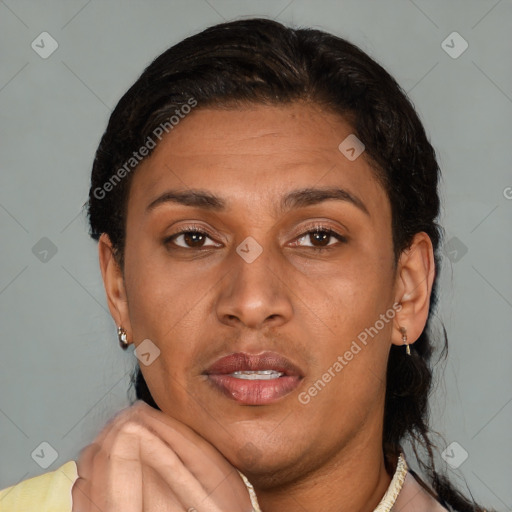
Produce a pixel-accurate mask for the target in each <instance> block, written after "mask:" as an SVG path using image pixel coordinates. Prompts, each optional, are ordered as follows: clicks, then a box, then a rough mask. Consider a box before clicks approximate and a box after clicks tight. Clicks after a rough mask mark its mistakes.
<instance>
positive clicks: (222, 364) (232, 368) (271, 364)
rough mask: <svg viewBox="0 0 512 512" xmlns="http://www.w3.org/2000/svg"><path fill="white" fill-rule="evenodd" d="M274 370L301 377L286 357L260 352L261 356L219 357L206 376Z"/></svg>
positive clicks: (237, 353)
mask: <svg viewBox="0 0 512 512" xmlns="http://www.w3.org/2000/svg"><path fill="white" fill-rule="evenodd" d="M257 370H274V371H277V372H281V373H284V374H285V375H286V376H296V377H303V374H302V371H301V370H300V368H299V367H298V366H296V365H294V364H293V363H292V362H291V361H290V360H288V359H286V357H284V356H282V355H280V354H278V353H277V352H262V353H261V354H248V353H246V352H236V353H234V354H229V355H227V356H225V357H221V358H220V359H218V360H217V361H216V362H215V363H213V364H212V365H211V366H210V367H209V368H208V369H207V370H206V372H205V373H206V374H207V375H211V374H216V375H226V374H229V373H233V372H241V371H257Z"/></svg>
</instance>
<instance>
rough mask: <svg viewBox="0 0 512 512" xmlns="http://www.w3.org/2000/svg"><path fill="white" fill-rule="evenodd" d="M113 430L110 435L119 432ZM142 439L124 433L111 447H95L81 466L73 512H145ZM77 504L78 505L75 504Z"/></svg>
mask: <svg viewBox="0 0 512 512" xmlns="http://www.w3.org/2000/svg"><path fill="white" fill-rule="evenodd" d="M116 429H117V428H116V427H113V428H110V429H109V432H108V434H107V436H106V437H105V439H107V438H108V435H112V433H113V432H114V431H116ZM139 450H140V448H139V437H138V435H134V433H133V432H130V431H128V432H123V433H122V434H120V435H119V436H117V437H116V439H115V440H114V442H112V443H111V444H110V445H105V444H101V445H100V444H98V443H93V444H92V445H90V446H88V447H87V448H86V449H85V450H84V451H83V452H82V456H81V457H80V460H79V461H78V463H77V468H78V475H79V479H78V480H77V482H75V485H74V486H73V489H72V498H73V512H75V510H76V511H77V512H114V511H116V512H117V511H119V510H122V511H123V512H141V511H142V510H143V508H142V507H143V499H142V467H141V462H140V457H139ZM75 500H76V503H75Z"/></svg>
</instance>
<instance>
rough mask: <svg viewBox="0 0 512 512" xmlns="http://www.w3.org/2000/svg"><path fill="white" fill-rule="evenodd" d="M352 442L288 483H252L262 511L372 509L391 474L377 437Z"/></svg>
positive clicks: (357, 511) (347, 511)
mask: <svg viewBox="0 0 512 512" xmlns="http://www.w3.org/2000/svg"><path fill="white" fill-rule="evenodd" d="M375 440H377V441H378V442H375ZM353 441H354V442H353V443H351V445H350V446H349V447H348V446H347V447H345V448H344V449H343V450H341V451H340V452H338V453H337V455H336V456H335V457H333V458H331V459H330V460H329V461H328V462H327V463H326V464H324V465H322V467H320V468H318V469H316V470H314V471H313V472H310V473H308V474H307V475H306V476H304V477H302V478H299V479H295V480H294V481H293V482H291V483H288V484H285V485H282V486H279V487H272V488H268V487H265V488H259V487H258V486H257V485H254V488H255V492H256V495H257V497H258V502H259V504H260V507H261V510H262V511H263V512H278V511H282V510H295V509H301V510H322V512H373V511H374V510H375V508H376V507H377V505H378V504H379V502H380V501H381V499H382V497H383V496H384V494H385V492H386V490H387V488H388V487H389V485H390V483H391V479H392V475H389V474H388V473H387V472H386V468H385V464H384V454H383V452H382V443H381V441H382V440H381V438H380V436H374V437H372V438H366V439H364V442H363V444H361V440H360V439H359V440H358V441H359V442H356V439H354V440H353ZM370 443H371V444H370ZM395 462H396V461H395ZM253 484H254V483H253Z"/></svg>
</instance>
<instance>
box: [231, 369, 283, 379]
mask: <svg viewBox="0 0 512 512" xmlns="http://www.w3.org/2000/svg"><path fill="white" fill-rule="evenodd" d="M229 375H230V376H231V377H235V378H237V379H246V380H270V379H277V378H278V377H281V375H284V373H283V372H278V371H276V370H255V371H252V370H247V371H246V370H244V371H239V372H233V373H230V374H229Z"/></svg>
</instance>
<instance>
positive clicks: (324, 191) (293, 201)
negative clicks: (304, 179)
mask: <svg viewBox="0 0 512 512" xmlns="http://www.w3.org/2000/svg"><path fill="white" fill-rule="evenodd" d="M328 200H337V201H346V202H348V203H351V204H353V205H354V206H356V207H357V208H359V209H360V210H361V211H362V212H364V213H365V214H366V215H368V217H370V212H369V211H368V208H366V206H365V204H364V203H363V201H361V199H359V198H358V197H357V196H355V195H354V194H352V193H351V192H349V191H348V190H345V189H343V188H338V187H326V188H311V187H308V188H301V189H299V190H294V191H292V192H290V193H289V194H287V195H286V196H285V197H284V198H283V200H282V202H281V209H282V210H287V209H292V208H301V207H302V208H303V207H305V206H311V205H314V204H318V203H321V202H323V201H328Z"/></svg>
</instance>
